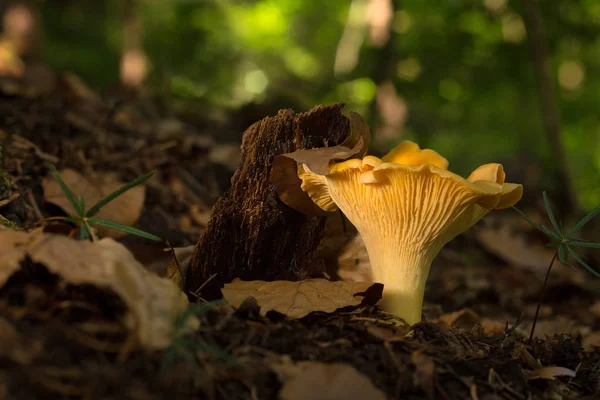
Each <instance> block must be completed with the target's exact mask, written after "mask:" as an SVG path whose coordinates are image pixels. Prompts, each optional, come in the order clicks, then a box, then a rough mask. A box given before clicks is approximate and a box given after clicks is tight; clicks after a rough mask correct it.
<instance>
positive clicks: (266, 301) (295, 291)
mask: <svg viewBox="0 0 600 400" xmlns="http://www.w3.org/2000/svg"><path fill="white" fill-rule="evenodd" d="M382 291H383V285H381V284H380V283H373V282H331V281H328V280H325V279H307V280H303V281H298V282H290V281H274V282H265V281H250V282H244V281H242V280H240V279H234V280H233V281H232V282H231V283H227V284H225V287H224V288H223V289H221V293H223V297H224V298H225V300H227V301H228V302H229V303H230V304H231V305H232V306H233V308H238V307H239V306H240V305H241V304H242V302H243V301H244V300H245V299H246V298H247V297H254V298H256V301H257V302H258V304H259V305H260V306H261V314H262V315H265V314H266V313H267V312H268V311H271V310H272V311H277V312H279V313H281V314H283V315H285V316H287V317H288V318H290V319H295V318H302V317H304V316H306V315H308V314H310V313H311V312H314V311H323V312H330V313H331V312H334V311H335V310H337V309H338V308H343V307H348V306H357V305H359V304H361V303H363V302H367V303H369V304H374V302H376V301H377V300H379V299H380V298H381V292H382Z"/></svg>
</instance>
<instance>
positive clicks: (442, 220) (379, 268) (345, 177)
mask: <svg viewBox="0 0 600 400" xmlns="http://www.w3.org/2000/svg"><path fill="white" fill-rule="evenodd" d="M447 168H448V161H447V160H446V159H445V158H444V157H442V156H440V155H439V154H438V153H436V152H435V151H433V150H429V149H424V150H421V149H420V148H419V146H418V145H417V144H416V143H413V142H410V141H404V142H402V143H400V144H399V145H398V146H397V147H396V148H394V149H393V150H392V151H391V152H390V153H388V154H387V155H386V156H385V157H383V158H382V159H379V158H377V157H373V156H366V157H364V158H363V159H362V160H361V159H352V160H348V161H345V162H341V163H338V164H333V165H331V166H330V168H329V173H328V174H327V175H317V174H315V173H313V172H311V171H310V170H309V169H308V167H307V166H306V165H305V164H300V166H299V174H298V175H299V177H300V178H301V179H302V189H303V190H304V191H305V192H307V193H308V195H309V196H310V198H311V199H312V200H313V201H314V202H315V203H316V204H317V205H318V206H319V207H321V208H322V209H323V210H325V211H335V210H336V209H337V208H338V207H339V208H340V209H341V210H342V212H343V213H344V214H345V215H346V216H347V217H348V219H349V220H350V221H351V222H352V223H353V224H354V225H355V226H356V229H357V230H358V232H359V233H360V234H361V236H362V238H363V240H364V242H365V246H366V248H367V251H368V253H369V259H370V261H371V268H372V275H373V279H374V281H376V282H380V283H383V284H384V291H383V299H382V300H381V305H382V307H383V309H384V310H386V311H389V312H391V313H393V314H395V315H397V316H399V317H401V318H402V319H404V320H405V321H406V322H408V323H409V324H414V323H416V322H419V321H420V320H421V310H422V306H423V295H424V292H425V282H426V280H427V277H428V275H429V268H430V266H431V263H432V261H433V259H434V257H435V256H436V255H437V253H438V252H439V251H440V249H441V248H442V247H443V246H444V245H445V244H446V243H447V242H448V241H450V240H451V239H452V238H454V237H455V236H457V235H458V234H460V233H461V232H464V231H465V230H467V229H468V228H469V227H471V226H472V225H474V224H475V223H476V222H477V221H479V220H480V219H481V218H482V217H483V216H484V215H485V214H487V213H488V212H489V211H491V210H493V209H502V208H506V207H510V206H512V205H514V204H516V203H517V202H518V201H519V200H520V199H521V196H522V194H523V187H522V186H521V185H518V184H513V183H504V178H505V174H504V170H503V168H502V165H500V164H485V165H482V166H481V167H479V168H477V169H476V170H475V171H473V173H472V174H471V175H470V176H469V177H468V178H467V179H464V178H462V177H460V176H458V175H456V174H454V173H452V172H450V171H448V170H447Z"/></svg>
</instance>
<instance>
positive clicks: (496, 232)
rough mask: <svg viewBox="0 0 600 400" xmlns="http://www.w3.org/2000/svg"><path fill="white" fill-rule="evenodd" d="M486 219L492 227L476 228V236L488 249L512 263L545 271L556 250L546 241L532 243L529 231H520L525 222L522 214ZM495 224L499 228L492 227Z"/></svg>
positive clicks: (488, 217)
mask: <svg viewBox="0 0 600 400" xmlns="http://www.w3.org/2000/svg"><path fill="white" fill-rule="evenodd" d="M486 221H487V222H488V225H489V226H490V227H485V226H479V227H478V228H477V229H476V237H477V240H479V242H480V243H481V244H482V245H483V246H484V247H485V248H486V249H487V250H488V251H490V252H491V253H493V254H496V255H497V256H498V257H500V258H502V259H503V260H504V261H506V262H507V263H509V264H511V265H516V266H520V267H523V268H529V269H533V270H536V271H545V270H546V269H547V268H548V263H549V262H550V260H551V259H552V255H553V253H554V250H552V249H550V248H548V247H546V246H545V244H544V243H537V242H531V243H530V242H529V240H528V238H527V232H520V231H519V227H520V226H521V224H522V223H523V220H521V217H520V216H518V215H517V216H513V217H510V218H509V217H507V216H506V215H503V216H502V218H500V217H494V216H487V217H486ZM494 225H498V226H499V228H493V227H491V226H494ZM532 229H533V228H532Z"/></svg>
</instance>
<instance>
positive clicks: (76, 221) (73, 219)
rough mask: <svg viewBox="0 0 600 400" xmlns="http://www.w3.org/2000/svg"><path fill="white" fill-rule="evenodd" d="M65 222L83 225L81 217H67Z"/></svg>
mask: <svg viewBox="0 0 600 400" xmlns="http://www.w3.org/2000/svg"><path fill="white" fill-rule="evenodd" d="M65 222H70V223H72V224H81V223H82V222H81V218H79V217H67V218H65Z"/></svg>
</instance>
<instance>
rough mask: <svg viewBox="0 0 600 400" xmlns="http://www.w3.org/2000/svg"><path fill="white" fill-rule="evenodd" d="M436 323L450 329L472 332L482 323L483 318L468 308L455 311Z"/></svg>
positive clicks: (440, 318)
mask: <svg viewBox="0 0 600 400" xmlns="http://www.w3.org/2000/svg"><path fill="white" fill-rule="evenodd" d="M434 322H435V323H440V324H442V325H444V326H446V327H448V328H461V329H465V330H470V329H471V328H473V326H474V325H476V324H478V323H480V322H481V317H480V316H479V315H478V314H477V313H476V312H474V311H473V310H470V309H468V308H464V309H462V310H458V311H454V312H451V313H448V314H444V315H442V316H440V317H439V318H438V319H437V320H436V321H434Z"/></svg>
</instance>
